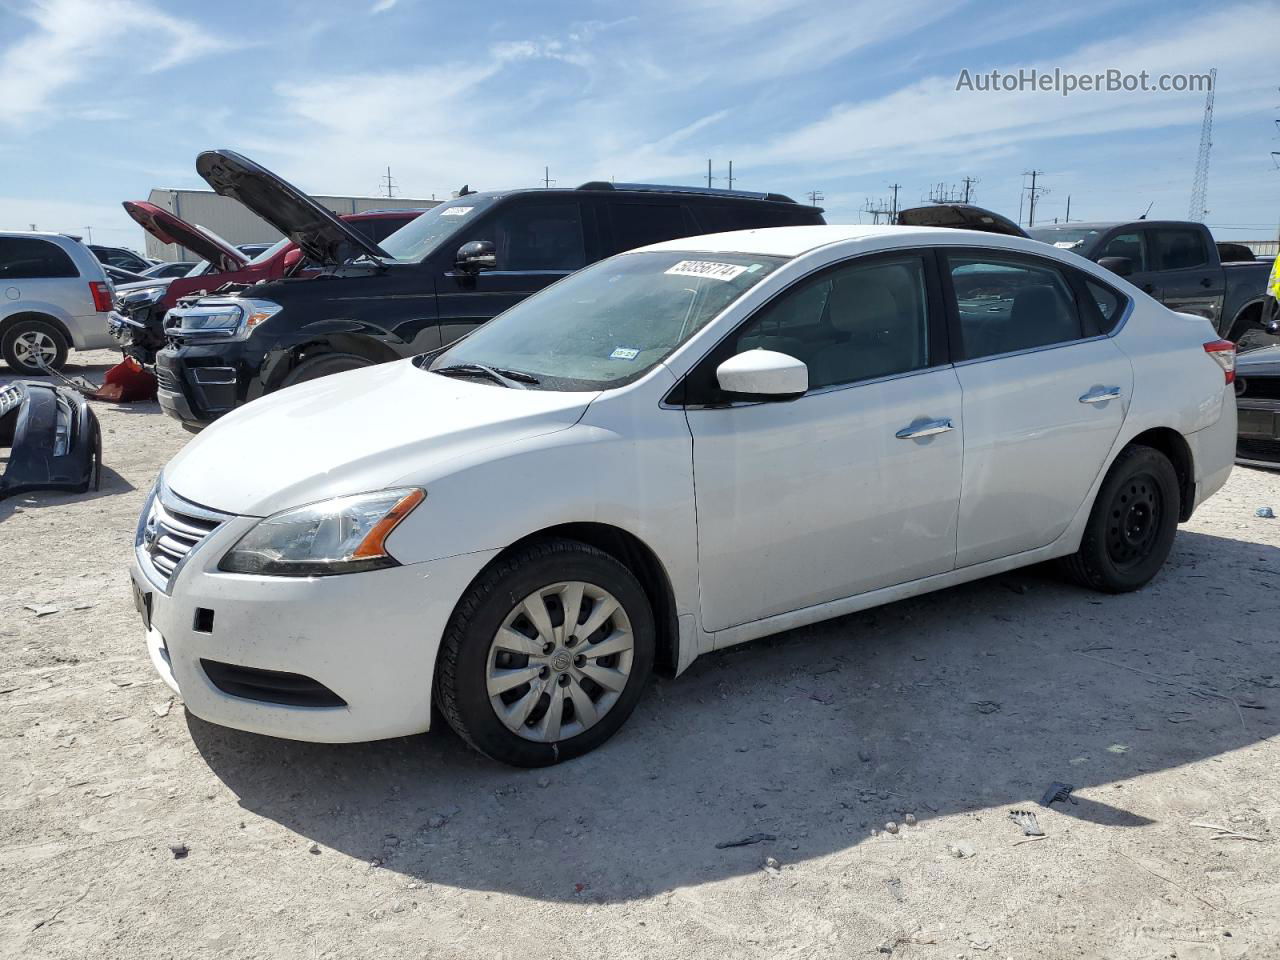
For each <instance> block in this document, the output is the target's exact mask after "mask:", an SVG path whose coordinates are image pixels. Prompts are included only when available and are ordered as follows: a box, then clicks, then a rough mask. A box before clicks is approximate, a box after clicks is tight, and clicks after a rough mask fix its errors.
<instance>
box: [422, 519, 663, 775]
mask: <svg viewBox="0 0 1280 960" xmlns="http://www.w3.org/2000/svg"><path fill="white" fill-rule="evenodd" d="M654 646H655V639H654V623H653V613H652V611H651V609H650V607H649V602H648V599H647V597H646V596H645V593H644V590H643V588H642V587H641V586H640V583H639V582H638V581H637V580H636V578H635V576H634V575H633V574H632V573H631V571H630V570H628V569H627V568H626V567H625V566H623V565H622V564H621V563H619V562H618V561H617V560H615V559H614V558H613V557H611V556H610V555H609V554H607V553H604V552H603V551H601V550H597V549H595V548H594V547H590V546H587V545H586V544H583V543H578V542H576V541H572V540H549V541H545V542H543V543H537V544H533V545H531V546H529V547H527V548H525V549H523V550H520V551H519V552H517V553H514V554H513V555H512V556H510V557H509V558H507V559H505V560H502V561H501V562H499V563H498V564H495V565H494V566H493V567H492V568H490V569H489V570H488V571H486V572H485V573H484V574H483V575H482V576H481V577H480V579H479V580H477V581H476V583H475V584H474V585H473V586H472V587H471V589H470V590H468V591H467V593H466V595H465V596H464V597H463V598H462V600H461V601H460V602H459V603H458V607H457V609H456V610H455V611H454V615H453V618H452V620H451V621H450V623H449V626H448V628H447V630H446V631H445V637H444V640H443V643H442V645H441V651H440V659H439V663H438V666H437V669H436V702H437V704H438V705H439V707H440V711H441V713H443V714H444V716H445V719H446V720H448V722H449V725H450V726H451V727H453V729H454V730H455V731H457V733H458V734H459V736H461V737H462V738H463V739H464V740H466V741H467V743H469V744H470V745H471V746H473V747H474V748H475V749H477V750H479V751H480V752H481V753H484V754H486V755H488V756H490V757H492V758H493V759H495V760H501V761H502V762H504V763H510V764H513V765H515V766H520V767H541V766H547V765H549V764H553V763H559V762H560V761H561V760H568V759H570V758H572V757H576V756H579V755H581V754H583V753H586V752H587V751H589V750H593V749H595V748H596V747H598V746H599V745H600V744H602V743H604V742H605V741H606V740H608V739H609V738H610V737H611V736H613V734H614V733H616V732H617V730H618V729H619V728H620V727H621V726H622V724H623V723H624V722H626V719H627V717H628V716H630V714H631V711H632V710H634V709H635V706H636V703H637V702H638V701H639V699H640V696H641V694H642V693H643V690H644V686H645V683H646V681H647V680H648V678H649V674H650V672H651V671H652V669H653V659H654Z"/></svg>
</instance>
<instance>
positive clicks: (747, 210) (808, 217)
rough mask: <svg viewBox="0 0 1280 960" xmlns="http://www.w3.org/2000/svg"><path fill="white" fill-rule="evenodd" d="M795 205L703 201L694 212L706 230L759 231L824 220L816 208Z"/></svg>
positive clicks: (695, 206) (696, 206)
mask: <svg viewBox="0 0 1280 960" xmlns="http://www.w3.org/2000/svg"><path fill="white" fill-rule="evenodd" d="M792 207H794V209H792V208H791V207H787V206H782V205H775V204H771V203H770V204H765V203H736V204H733V203H699V204H695V205H694V207H693V215H694V216H695V217H697V219H698V223H699V225H700V226H701V228H702V230H703V232H705V233H727V232H729V231H730V230H759V229H763V228H766V227H797V226H809V225H811V224H815V223H822V222H823V221H822V214H821V212H820V211H819V210H818V209H817V208H816V207H805V206H802V205H800V204H798V203H797V204H793V205H792Z"/></svg>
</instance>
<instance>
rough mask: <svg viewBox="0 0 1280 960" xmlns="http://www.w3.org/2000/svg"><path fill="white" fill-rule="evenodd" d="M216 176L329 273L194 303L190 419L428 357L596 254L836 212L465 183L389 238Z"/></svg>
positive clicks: (211, 158) (166, 395)
mask: <svg viewBox="0 0 1280 960" xmlns="http://www.w3.org/2000/svg"><path fill="white" fill-rule="evenodd" d="M196 169H197V170H198V171H199V172H200V174H201V176H203V177H204V178H205V180H207V181H208V182H209V184H210V185H211V186H212V187H213V188H214V189H215V190H216V191H217V192H218V193H220V194H223V195H224V196H230V197H234V198H235V199H237V200H239V201H241V202H242V203H244V204H245V205H246V206H247V207H249V208H250V209H251V210H253V211H254V212H255V213H257V214H258V215H259V216H261V217H262V218H263V219H265V220H267V221H268V222H270V223H271V224H272V225H273V226H275V227H276V228H277V229H279V230H280V231H281V232H282V233H284V234H285V235H286V236H287V237H289V238H290V239H292V240H294V241H295V242H296V243H297V244H298V246H299V247H301V248H302V249H303V251H304V253H306V254H307V256H308V257H309V258H310V259H311V260H313V261H315V262H317V263H325V262H329V263H332V262H334V261H333V259H332V251H333V250H334V249H337V248H338V247H339V246H340V245H341V244H349V245H350V246H349V247H347V249H348V250H350V249H352V248H354V249H355V250H356V251H357V253H358V256H356V257H354V258H352V259H348V260H347V261H346V262H345V263H343V264H342V265H341V266H337V267H331V268H329V269H327V270H326V271H325V272H324V273H322V274H321V275H320V276H318V277H313V278H308V279H285V280H275V281H269V282H264V283H257V284H254V285H253V286H252V287H248V288H246V289H244V290H240V291H238V292H236V293H235V294H233V295H231V296H220V297H205V298H202V299H199V300H188V301H183V302H182V303H180V304H179V305H178V306H177V307H175V308H174V309H173V310H171V311H170V312H169V314H168V317H167V318H166V320H165V323H166V334H167V336H168V338H169V341H168V342H169V345H168V346H167V347H166V348H165V349H163V350H161V351H160V352H159V354H158V355H157V358H156V375H157V378H158V380H159V398H160V404H161V406H162V407H163V408H164V409H165V411H166V412H168V413H169V414H170V416H173V417H176V418H178V419H180V420H182V421H183V422H184V423H187V424H190V425H200V424H205V423H208V422H210V421H212V420H214V419H216V418H217V417H219V416H221V415H222V414H224V413H227V412H228V411H230V410H232V409H234V408H235V407H237V406H239V405H241V404H243V403H247V402H248V401H250V400H252V399H254V398H255V397H259V396H261V395H263V394H265V393H270V392H272V391H274V390H278V389H280V388H281V387H286V386H290V385H292V384H294V383H300V382H302V381H305V380H312V379H315V378H316V377H321V376H325V375H327V374H330V373H337V372H339V371H342V370H350V369H353V368H355V367H362V366H368V365H370V364H374V363H382V362H384V361H388V360H397V359H400V358H403V357H409V356H413V355H415V354H420V353H425V352H427V351H430V350H434V349H437V348H439V347H441V346H444V345H445V344H448V343H450V342H452V341H454V340H456V339H458V338H459V337H461V336H464V335H466V334H467V333H469V332H470V331H472V330H474V329H475V328H476V327H477V326H479V325H480V324H482V323H484V322H485V321H486V320H489V319H491V318H492V317H495V316H497V315H498V314H499V313H501V312H502V311H503V310H506V309H507V308H508V307H510V306H512V305H513V304H516V303H518V302H519V301H521V300H523V299H524V298H525V297H527V296H529V295H530V294H532V293H535V292H537V291H538V290H541V289H542V288H543V287H546V286H548V285H549V284H551V283H554V282H555V281H556V280H559V279H560V278H561V277H563V276H566V275H567V274H569V273H572V272H573V271H574V270H577V269H579V268H581V267H584V266H586V265H587V264H589V263H593V262H595V261H596V260H601V259H603V258H605V257H608V256H612V255H613V254H615V253H620V252H622V251H624V250H630V249H633V248H635V247H640V246H644V245H645V244H649V243H657V242H659V241H662V240H673V239H677V238H679V237H687V236H695V235H697V234H704V233H719V232H723V231H727V230H743V229H752V228H758V227H781V226H795V225H808V224H820V223H823V222H825V221H824V220H823V219H822V210H821V209H819V208H817V207H809V206H804V205H802V204H798V203H796V202H795V201H794V200H792V199H791V198H789V197H785V196H782V195H780V194H776V193H746V192H743V191H730V190H710V189H708V190H703V189H696V188H689V187H669V186H652V185H648V184H633V183H628V184H621V183H619V184H614V183H606V182H593V183H585V184H583V185H582V186H581V187H578V188H577V189H574V190H545V189H538V190H507V191H493V192H485V193H474V192H466V188H463V191H464V192H463V194H462V195H461V196H459V197H458V198H456V199H454V200H450V201H448V202H446V203H442V204H441V205H440V206H438V207H434V208H432V209H430V210H428V211H427V212H426V213H424V214H423V215H422V216H420V217H418V219H416V220H414V221H413V222H412V223H410V224H409V225H407V226H405V227H404V228H402V229H401V230H399V231H397V232H396V233H393V234H392V235H391V236H389V237H387V238H386V239H385V240H383V241H382V242H381V243H380V244H375V243H373V242H372V241H370V240H368V239H367V238H365V237H362V236H360V235H358V234H355V233H353V231H351V230H350V229H349V228H348V227H347V225H345V224H344V223H343V222H342V221H341V220H339V219H337V218H336V217H334V216H333V215H332V214H330V213H329V211H327V210H325V209H324V208H323V207H321V206H320V205H319V204H317V203H315V202H314V201H313V200H311V198H310V197H308V196H306V195H305V194H303V193H301V192H300V191H298V190H297V189H295V188H294V187H292V186H290V185H289V184H288V183H286V182H284V181H283V180H281V179H280V178H279V177H276V176H275V175H274V174H272V173H271V172H270V171H268V170H265V169H264V168H262V167H260V166H258V165H257V164H255V163H253V162H252V161H251V160H248V159H247V158H245V157H242V156H240V155H239V154H236V153H233V152H231V151H226V150H217V151H209V152H206V153H202V154H201V155H200V156H199V158H198V159H197V161H196Z"/></svg>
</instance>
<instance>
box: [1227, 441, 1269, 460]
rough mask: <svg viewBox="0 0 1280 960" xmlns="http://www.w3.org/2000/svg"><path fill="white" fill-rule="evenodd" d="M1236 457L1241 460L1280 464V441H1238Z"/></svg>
mask: <svg viewBox="0 0 1280 960" xmlns="http://www.w3.org/2000/svg"><path fill="white" fill-rule="evenodd" d="M1236 456H1237V457H1239V458H1240V459H1241V460H1265V461H1266V462H1268V463H1280V440H1237V441H1236Z"/></svg>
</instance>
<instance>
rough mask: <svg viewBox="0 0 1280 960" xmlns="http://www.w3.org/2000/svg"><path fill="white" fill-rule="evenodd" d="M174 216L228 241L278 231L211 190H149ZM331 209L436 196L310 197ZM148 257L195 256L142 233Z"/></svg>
mask: <svg viewBox="0 0 1280 960" xmlns="http://www.w3.org/2000/svg"><path fill="white" fill-rule="evenodd" d="M147 199H148V200H150V201H151V202H152V203H154V204H155V205H156V206H158V207H163V208H164V209H165V210H168V211H169V212H170V213H172V214H173V215H174V216H176V217H181V218H182V219H183V220H186V221H188V222H189V223H195V224H199V225H200V226H202V227H204V228H206V229H208V230H212V231H213V232H214V233H216V234H217V235H218V236H220V237H222V238H223V239H224V240H226V241H227V242H228V243H234V244H240V243H275V242H276V241H277V240H279V239H280V236H281V234H280V231H279V230H277V229H276V228H275V227H273V226H271V224H269V223H267V222H266V221H265V220H263V219H262V218H261V217H258V216H257V215H255V214H253V213H250V212H249V210H248V209H247V208H246V207H244V206H243V205H242V204H241V203H240V201H238V200H232V199H231V198H230V197H220V196H218V194H216V193H214V192H213V191H212V190H152V191H151V193H150V195H149V196H148V197H147ZM313 199H314V200H316V201H317V202H318V203H322V204H324V205H325V206H326V207H328V208H329V209H330V210H332V211H333V212H334V213H340V214H341V213H361V212H363V211H365V210H388V209H395V210H400V209H404V208H411V209H425V208H427V207H434V206H435V205H436V204H437V203H440V201H439V200H414V199H411V198H409V197H319V196H317V197H313ZM146 238H147V252H146V255H147V256H148V257H153V258H155V259H158V260H198V259H199V257H195V256H193V255H192V254H190V253H189V252H188V251H187V250H186V248H185V247H180V246H177V245H176V244H172V243H161V242H160V241H159V240H157V239H156V238H155V237H153V236H151V234H149V233H148V234H147V235H146Z"/></svg>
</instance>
